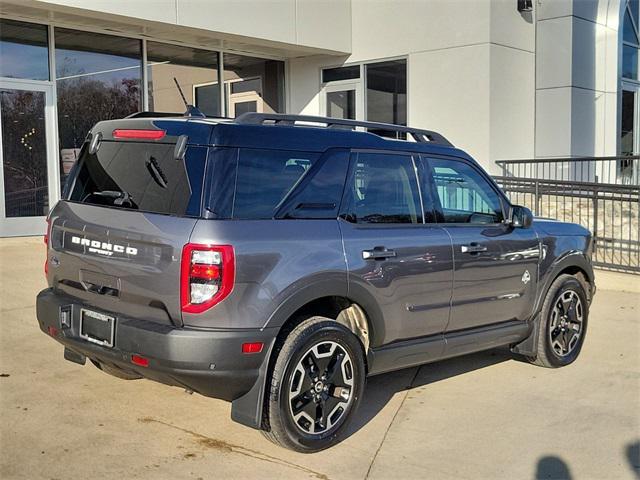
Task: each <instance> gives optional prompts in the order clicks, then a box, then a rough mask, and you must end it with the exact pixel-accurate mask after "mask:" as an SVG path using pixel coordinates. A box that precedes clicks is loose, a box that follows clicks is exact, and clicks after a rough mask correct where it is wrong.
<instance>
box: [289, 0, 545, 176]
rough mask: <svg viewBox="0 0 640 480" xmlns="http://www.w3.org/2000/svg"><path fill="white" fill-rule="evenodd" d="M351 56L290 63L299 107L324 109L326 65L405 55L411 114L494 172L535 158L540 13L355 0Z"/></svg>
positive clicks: (292, 100)
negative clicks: (498, 163) (500, 162)
mask: <svg viewBox="0 0 640 480" xmlns="http://www.w3.org/2000/svg"><path fill="white" fill-rule="evenodd" d="M351 13H352V32H353V40H352V54H351V55H350V56H343V57H333V56H332V57H312V58H301V59H291V60H290V61H289V90H290V92H289V99H288V100H289V102H288V108H289V110H290V111H291V112H293V113H306V114H314V115H317V114H319V113H320V98H319V95H318V91H319V89H320V73H319V72H320V69H321V67H323V66H333V65H337V64H341V63H350V62H369V61H372V60H380V59H384V58H389V57H398V56H405V57H406V58H407V61H408V103H409V110H408V120H409V124H410V125H411V126H414V127H422V128H428V129H432V130H437V131H440V132H441V133H442V134H443V135H445V136H446V137H448V138H449V139H450V140H451V141H452V143H454V144H455V145H456V146H459V147H461V148H463V149H465V150H466V151H468V152H469V153H470V154H471V155H472V156H474V157H475V158H476V159H477V160H478V161H479V162H481V163H482V164H483V165H484V166H485V167H486V168H488V169H489V170H491V171H493V172H496V169H495V165H494V164H493V161H494V160H496V159H501V158H528V157H533V154H534V151H533V146H534V118H535V116H534V98H535V96H534V93H535V84H534V78H535V75H534V44H535V40H534V39H535V27H534V24H533V19H532V18H531V16H530V15H529V16H526V15H524V16H523V15H521V14H520V13H519V12H518V11H517V10H516V2H515V1H512V0H492V1H490V0H474V1H470V0H430V1H425V0H396V1H393V2H391V1H387V0H353V2H352V12H351Z"/></svg>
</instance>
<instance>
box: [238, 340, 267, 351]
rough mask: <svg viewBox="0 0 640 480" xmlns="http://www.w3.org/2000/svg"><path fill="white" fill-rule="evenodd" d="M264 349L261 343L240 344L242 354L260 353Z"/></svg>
mask: <svg viewBox="0 0 640 480" xmlns="http://www.w3.org/2000/svg"><path fill="white" fill-rule="evenodd" d="M262 347H264V343H262V342H251V343H243V344H242V353H260V352H261V351H262Z"/></svg>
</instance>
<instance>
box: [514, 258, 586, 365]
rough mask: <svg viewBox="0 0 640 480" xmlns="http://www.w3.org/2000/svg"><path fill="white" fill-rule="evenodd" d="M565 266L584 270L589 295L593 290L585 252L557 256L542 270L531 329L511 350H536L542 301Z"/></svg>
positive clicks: (522, 353)
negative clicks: (589, 289)
mask: <svg viewBox="0 0 640 480" xmlns="http://www.w3.org/2000/svg"><path fill="white" fill-rule="evenodd" d="M567 268H579V269H580V270H582V271H583V272H585V274H586V276H587V281H588V282H589V284H590V285H591V292H590V295H591V296H592V295H593V293H594V292H595V283H594V274H593V267H592V266H591V262H590V261H589V259H588V258H587V257H586V256H585V254H584V253H583V252H581V251H579V250H572V251H569V252H567V253H566V254H564V255H563V256H561V257H559V258H557V259H556V260H555V261H554V262H553V263H552V264H551V265H550V266H549V268H548V269H547V271H546V272H544V277H543V281H542V282H540V283H541V286H540V287H539V288H538V295H537V297H536V302H535V306H534V309H533V314H532V316H531V319H530V324H531V331H530V332H529V335H528V336H527V338H525V339H524V340H523V341H522V342H520V343H518V344H517V345H514V346H513V347H511V351H512V352H515V353H519V354H521V355H526V356H533V355H535V354H536V352H537V351H538V332H539V328H540V311H541V309H542V305H543V303H544V299H545V298H546V296H547V293H548V292H549V289H550V288H551V284H552V283H553V282H554V281H555V279H556V278H558V276H560V274H561V273H562V272H563V271H564V270H566V269H567Z"/></svg>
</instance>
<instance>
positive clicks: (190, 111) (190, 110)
mask: <svg viewBox="0 0 640 480" xmlns="http://www.w3.org/2000/svg"><path fill="white" fill-rule="evenodd" d="M173 81H174V82H175V84H176V87H178V92H179V93H180V96H181V97H182V103H184V106H185V108H186V109H187V111H186V112H184V116H185V117H202V118H205V117H206V115H205V114H204V113H202V112H201V111H200V109H198V107H194V106H193V105H190V104H189V103H187V99H186V98H185V96H184V93H182V88H180V84H179V83H178V80H177V79H176V77H173Z"/></svg>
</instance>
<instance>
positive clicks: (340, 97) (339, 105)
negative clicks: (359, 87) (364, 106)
mask: <svg viewBox="0 0 640 480" xmlns="http://www.w3.org/2000/svg"><path fill="white" fill-rule="evenodd" d="M327 117H331V118H342V119H348V120H355V119H356V91H355V90H341V91H339V92H327Z"/></svg>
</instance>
